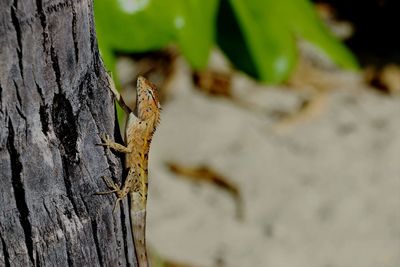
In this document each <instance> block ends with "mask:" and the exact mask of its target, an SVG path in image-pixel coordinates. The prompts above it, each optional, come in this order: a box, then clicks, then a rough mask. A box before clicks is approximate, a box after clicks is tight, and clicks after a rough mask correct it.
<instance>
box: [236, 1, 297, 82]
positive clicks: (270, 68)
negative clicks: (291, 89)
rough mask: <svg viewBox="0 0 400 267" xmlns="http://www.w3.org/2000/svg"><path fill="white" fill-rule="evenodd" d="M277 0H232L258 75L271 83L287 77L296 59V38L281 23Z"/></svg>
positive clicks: (285, 25) (284, 24)
mask: <svg viewBox="0 0 400 267" xmlns="http://www.w3.org/2000/svg"><path fill="white" fill-rule="evenodd" d="M277 2H278V1H256V0H249V1H245V0H231V1H230V3H231V5H232V8H233V10H234V13H235V14H236V17H237V19H238V21H239V25H240V29H241V31H242V34H243V36H244V37H245V40H246V44H247V47H248V48H249V52H250V55H251V57H252V61H253V62H254V64H255V66H256V69H257V73H258V76H259V77H260V79H261V80H263V81H265V82H268V83H279V82H282V81H283V80H285V79H286V78H287V77H288V75H289V74H290V71H291V70H292V69H293V67H294V65H295V63H296V58H297V53H296V47H295V40H294V38H293V35H292V33H291V32H290V31H289V29H288V28H287V24H286V23H281V20H282V17H281V14H280V13H279V4H276V3H277ZM277 22H279V23H277Z"/></svg>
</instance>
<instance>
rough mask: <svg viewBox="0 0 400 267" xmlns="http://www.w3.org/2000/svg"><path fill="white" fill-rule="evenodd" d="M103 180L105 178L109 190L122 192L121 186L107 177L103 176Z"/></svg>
mask: <svg viewBox="0 0 400 267" xmlns="http://www.w3.org/2000/svg"><path fill="white" fill-rule="evenodd" d="M101 178H103V180H104V182H105V183H106V185H107V187H108V188H110V189H112V190H113V191H114V190H115V192H116V191H119V190H120V187H119V185H118V184H117V183H115V182H114V181H113V180H111V179H110V178H108V177H107V176H102V177H101Z"/></svg>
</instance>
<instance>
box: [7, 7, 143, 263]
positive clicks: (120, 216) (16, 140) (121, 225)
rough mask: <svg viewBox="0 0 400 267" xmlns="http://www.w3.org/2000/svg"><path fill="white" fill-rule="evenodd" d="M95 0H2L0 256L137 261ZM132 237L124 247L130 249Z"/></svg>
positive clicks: (26, 260)
mask: <svg viewBox="0 0 400 267" xmlns="http://www.w3.org/2000/svg"><path fill="white" fill-rule="evenodd" d="M92 5H93V3H92V1H91V0H76V1H72V0H59V1H45V0H35V1H34V0H2V1H0V127H1V130H0V170H1V172H0V266H127V265H128V266H129V265H130V266H133V265H135V263H134V255H132V249H131V246H132V243H131V242H132V240H131V238H130V230H129V223H128V218H127V214H128V213H127V209H126V207H127V205H126V204H125V203H124V204H125V205H124V206H123V208H121V209H118V210H117V211H116V213H115V215H113V214H112V205H113V202H114V200H115V197H114V196H113V195H110V196H94V195H93V193H94V192H98V191H105V190H106V187H105V185H104V183H103V181H102V180H101V176H102V175H107V176H110V177H111V176H112V177H121V173H120V170H121V169H122V168H121V160H120V158H119V157H118V156H116V155H114V154H112V153H110V152H108V151H107V150H106V149H104V148H103V147H100V146H95V144H96V143H99V142H100V138H99V135H100V133H103V132H106V133H109V134H111V135H112V133H113V132H116V127H115V115H114V107H113V102H112V100H111V95H110V93H109V91H108V88H107V86H108V85H107V82H106V78H105V72H104V68H103V65H102V62H101V60H100V57H99V53H98V50H97V42H96V37H95V30H94V21H93V11H92V9H93V6H92ZM128 247H129V249H128Z"/></svg>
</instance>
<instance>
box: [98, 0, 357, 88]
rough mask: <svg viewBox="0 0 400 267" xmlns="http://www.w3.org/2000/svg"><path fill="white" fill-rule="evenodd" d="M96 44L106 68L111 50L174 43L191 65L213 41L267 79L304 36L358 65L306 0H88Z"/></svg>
mask: <svg viewBox="0 0 400 267" xmlns="http://www.w3.org/2000/svg"><path fill="white" fill-rule="evenodd" d="M94 2H95V5H94V7H95V19H96V30H97V36H98V41H99V47H100V50H101V54H102V57H103V59H104V61H105V63H106V65H107V67H108V69H109V70H111V71H112V72H114V70H115V52H124V53H135V52H146V51H150V50H156V49H161V48H163V47H165V46H167V45H168V44H170V43H176V44H177V45H178V47H179V49H180V51H181V52H182V53H183V55H184V56H185V58H186V59H187V60H188V62H189V63H190V64H191V65H192V67H193V68H194V69H197V70H198V69H203V68H205V67H206V65H207V61H208V56H209V52H210V49H211V48H212V46H213V45H214V44H215V43H217V44H218V45H219V46H220V47H221V49H222V50H223V51H224V53H225V54H226V55H227V56H228V58H229V59H230V60H231V61H232V63H233V64H234V65H235V66H236V67H237V68H238V69H241V70H243V71H244V72H246V73H248V74H250V75H252V76H254V77H256V78H258V79H260V80H261V81H264V82H267V83H279V82H282V81H284V80H285V79H287V78H288V76H289V74H290V73H291V71H292V70H293V68H294V66H295V64H296V61H297V47H296V39H297V38H303V39H305V40H307V41H309V42H310V43H312V44H313V45H314V46H316V47H317V48H318V49H319V50H321V51H322V52H324V53H325V54H326V55H327V56H328V57H329V58H330V59H331V60H332V61H333V62H335V63H336V64H338V65H339V66H341V67H344V68H348V69H357V67H358V65H357V61H356V60H355V58H354V57H353V55H352V54H351V52H350V51H349V50H348V49H347V48H346V47H345V46H343V45H342V44H341V43H340V42H339V41H337V40H336V39H335V38H334V37H333V36H332V35H331V33H330V32H329V30H328V29H327V28H326V27H325V25H323V23H322V22H321V21H320V20H319V18H318V16H317V15H316V14H315V11H314V9H313V6H312V4H311V3H310V2H308V0H279V1H276V0H264V1H262V0H229V1H228V0H201V1H200V0H168V1H165V0H95V1H94Z"/></svg>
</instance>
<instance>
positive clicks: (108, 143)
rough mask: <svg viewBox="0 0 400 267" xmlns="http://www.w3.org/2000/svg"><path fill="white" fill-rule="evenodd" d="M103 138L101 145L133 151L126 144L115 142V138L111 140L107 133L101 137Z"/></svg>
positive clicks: (125, 151)
mask: <svg viewBox="0 0 400 267" xmlns="http://www.w3.org/2000/svg"><path fill="white" fill-rule="evenodd" d="M101 140H102V141H103V143H101V144H98V145H100V146H106V147H108V148H112V149H114V150H115V151H118V152H122V153H131V152H132V150H131V149H130V148H128V147H126V146H124V145H121V144H118V143H115V142H114V141H113V140H111V138H110V137H109V136H108V135H107V134H104V135H103V136H102V137H101Z"/></svg>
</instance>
